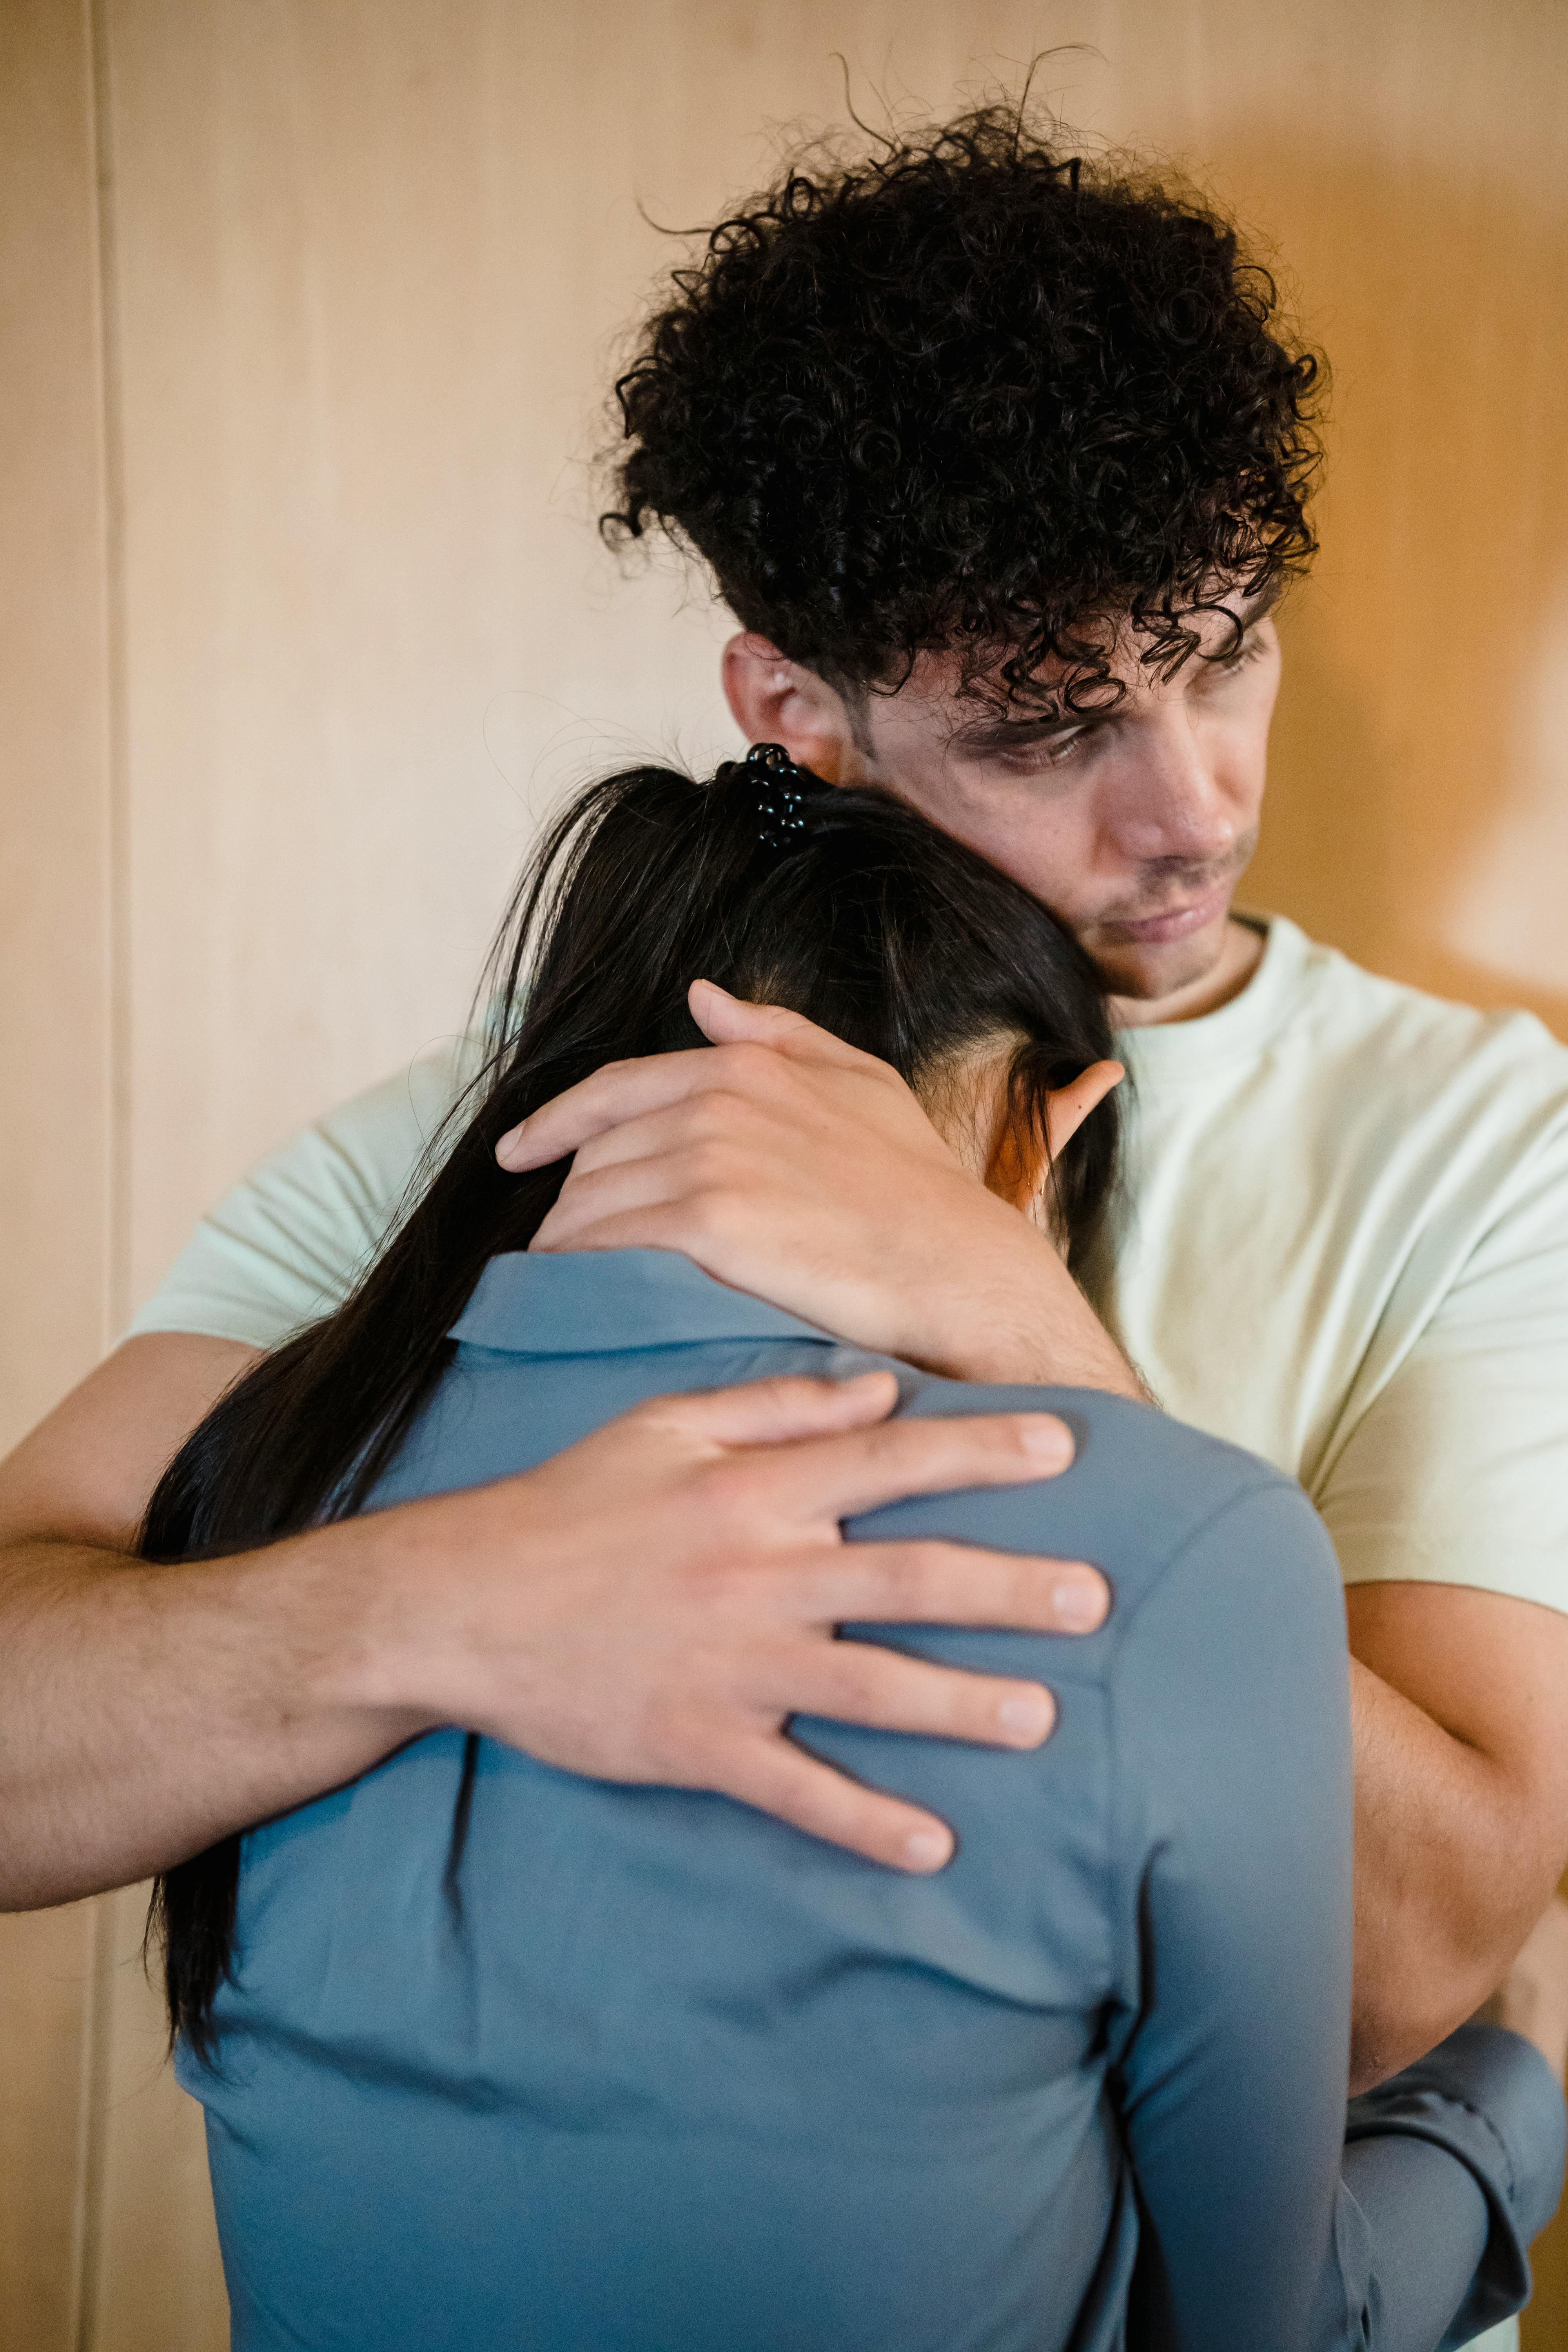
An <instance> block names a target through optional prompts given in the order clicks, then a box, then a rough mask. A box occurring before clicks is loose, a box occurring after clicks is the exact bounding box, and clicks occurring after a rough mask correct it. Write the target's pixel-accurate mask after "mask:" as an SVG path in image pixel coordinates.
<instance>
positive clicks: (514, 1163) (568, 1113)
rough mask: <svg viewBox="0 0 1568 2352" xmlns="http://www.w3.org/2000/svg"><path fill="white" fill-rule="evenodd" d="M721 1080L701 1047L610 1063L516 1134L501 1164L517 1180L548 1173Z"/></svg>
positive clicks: (502, 1146)
mask: <svg viewBox="0 0 1568 2352" xmlns="http://www.w3.org/2000/svg"><path fill="white" fill-rule="evenodd" d="M715 1076H716V1072H715V1069H714V1066H713V1056H712V1054H711V1053H710V1051H709V1050H708V1048H707V1047H705V1046H701V1045H694V1046H692V1047H690V1048H689V1050H688V1051H686V1052H684V1053H679V1054H645V1055H640V1056H639V1057H638V1058H637V1060H636V1061H633V1062H606V1064H605V1067H604V1068H603V1069H602V1070H595V1072H594V1075H593V1076H592V1077H589V1078H580V1079H579V1080H578V1082H577V1084H576V1085H575V1086H574V1087H567V1089H566V1091H565V1093H564V1094H559V1095H557V1096H556V1097H554V1099H553V1100H552V1101H551V1102H547V1103H545V1104H544V1105H542V1108H540V1109H538V1110H536V1111H534V1112H532V1113H531V1116H530V1117H529V1118H525V1119H523V1120H522V1121H521V1124H520V1125H518V1126H517V1127H514V1128H511V1129H509V1130H508V1132H507V1133H506V1134H505V1135H503V1136H502V1137H501V1139H500V1142H499V1143H498V1144H497V1145H496V1159H497V1160H498V1161H499V1162H500V1166H501V1167H502V1168H505V1169H507V1170H509V1171H510V1172H511V1173H513V1174H516V1173H518V1172H519V1171H521V1170H522V1169H524V1168H544V1167H548V1165H549V1164H550V1162H551V1161H552V1160H564V1159H565V1158H566V1156H567V1155H568V1153H570V1152H573V1151H575V1150H578V1148H579V1147H580V1146H581V1145H582V1144H584V1143H586V1142H587V1141H588V1140H589V1139H590V1138H591V1137H593V1136H595V1135H602V1134H603V1133H604V1131H605V1129H606V1128H611V1127H620V1126H623V1125H624V1124H625V1123H626V1120H627V1119H631V1118H642V1117H644V1116H645V1115H646V1114H647V1112H648V1111H655V1110H663V1109H665V1108H668V1105H669V1104H671V1103H677V1102H681V1101H683V1100H684V1099H685V1097H686V1096H687V1095H689V1093H690V1092H691V1091H692V1090H693V1088H694V1087H701V1086H710V1085H712V1084H713V1083H714V1079H715Z"/></svg>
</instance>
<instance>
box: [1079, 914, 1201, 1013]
mask: <svg viewBox="0 0 1568 2352" xmlns="http://www.w3.org/2000/svg"><path fill="white" fill-rule="evenodd" d="M1228 921H1229V909H1228V908H1226V912H1225V913H1224V914H1223V915H1221V916H1219V917H1218V919H1216V920H1215V922H1213V923H1207V924H1205V926H1204V929H1202V930H1201V931H1193V932H1190V933H1189V934H1188V936H1187V937H1186V938H1185V939H1181V940H1152V941H1141V940H1098V939H1095V938H1093V937H1092V936H1091V937H1090V938H1089V939H1086V940H1085V941H1084V945H1085V947H1086V948H1087V949H1088V950H1089V954H1090V955H1091V956H1092V957H1093V959H1094V961H1095V963H1096V965H1097V966H1098V968H1099V970H1100V973H1101V975H1102V977H1103V979H1104V982H1105V987H1106V993H1107V994H1108V995H1110V996H1117V997H1121V998H1122V999H1124V1000H1125V1001H1126V1002H1128V1003H1134V1004H1157V1003H1159V1002H1160V1000H1161V999H1162V997H1166V996H1177V995H1180V994H1182V993H1184V992H1185V991H1186V990H1188V989H1190V988H1195V987H1197V986H1198V985H1199V984H1200V983H1201V982H1204V981H1205V980H1207V979H1209V978H1210V977H1211V976H1212V974H1213V973H1214V972H1215V971H1216V970H1217V968H1218V965H1219V962H1220V960H1221V958H1222V957H1223V956H1224V954H1225V948H1226V926H1227V924H1228Z"/></svg>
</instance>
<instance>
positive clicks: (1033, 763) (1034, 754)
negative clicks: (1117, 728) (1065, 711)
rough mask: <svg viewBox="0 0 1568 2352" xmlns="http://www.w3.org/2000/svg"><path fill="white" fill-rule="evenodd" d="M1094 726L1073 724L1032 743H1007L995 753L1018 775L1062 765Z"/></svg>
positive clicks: (1000, 762) (1077, 748)
mask: <svg viewBox="0 0 1568 2352" xmlns="http://www.w3.org/2000/svg"><path fill="white" fill-rule="evenodd" d="M1091 732H1092V730H1091V729H1089V728H1088V727H1073V728H1069V729H1068V730H1066V731H1065V732H1063V733H1062V734H1059V735H1039V736H1037V737H1036V739H1035V740H1034V741H1033V742H1032V743H1016V744H1012V745H1004V746H1003V747H1002V749H1001V750H1000V751H997V753H996V754H995V757H996V759H997V761H998V763H999V764H1000V765H1001V766H1002V767H1004V768H1008V769H1010V770H1011V771H1012V772H1013V773H1014V774H1015V775H1025V776H1026V775H1030V774H1036V773H1037V772H1039V770H1040V769H1042V768H1059V767H1060V766H1061V765H1062V763H1063V762H1064V761H1067V760H1070V759H1071V758H1072V756H1073V754H1074V753H1075V752H1076V751H1080V750H1081V749H1082V747H1083V745H1084V743H1085V741H1086V740H1087V739H1088V737H1089V734H1090V733H1091Z"/></svg>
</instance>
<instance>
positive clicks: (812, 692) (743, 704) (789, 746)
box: [721, 630, 865, 784]
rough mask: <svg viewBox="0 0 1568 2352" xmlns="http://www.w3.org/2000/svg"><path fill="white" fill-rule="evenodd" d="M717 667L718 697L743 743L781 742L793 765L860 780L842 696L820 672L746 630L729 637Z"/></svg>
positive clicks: (830, 780) (860, 763)
mask: <svg viewBox="0 0 1568 2352" xmlns="http://www.w3.org/2000/svg"><path fill="white" fill-rule="evenodd" d="M721 668H722V675H723V680H724V699H725V701H726V702H727V703H728V704H729V706H730V710H731V716H732V718H733V719H734V721H735V724H736V726H737V727H738V728H739V729H740V730H741V732H742V735H743V736H744V737H745V739H746V740H747V742H748V743H782V744H783V745H784V750H785V751H787V752H788V753H789V755H790V758H791V759H792V760H793V761H795V765H796V766H797V767H801V768H809V769H810V770H811V772H812V774H813V775H814V776H820V777H821V778H822V781H823V782H824V783H825V784H856V783H860V782H863V781H864V776H865V761H864V760H863V759H862V757H861V754H860V751H859V749H858V745H857V744H856V741H855V730H854V728H853V726H852V725H851V724H850V719H849V713H848V710H847V709H846V707H845V702H844V698H843V696H842V695H841V694H840V693H838V692H837V688H833V687H831V686H829V685H828V683H827V681H826V678H822V677H817V675H816V672H815V670H809V669H805V668H804V667H802V665H801V664H800V663H799V662H792V661H788V660H786V659H785V657H784V655H783V654H781V653H780V651H779V649H778V647H777V646H775V645H771V644H770V643H769V642H768V640H767V638H766V637H759V636H757V635H753V634H752V631H750V630H747V631H746V632H745V633H744V635H741V636H738V637H731V640H730V642H729V644H728V645H727V646H725V648H724V652H723V656H722V663H721Z"/></svg>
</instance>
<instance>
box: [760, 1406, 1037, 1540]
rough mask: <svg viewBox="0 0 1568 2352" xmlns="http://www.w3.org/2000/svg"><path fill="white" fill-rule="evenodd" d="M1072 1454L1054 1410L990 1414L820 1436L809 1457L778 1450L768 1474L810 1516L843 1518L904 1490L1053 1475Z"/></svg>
mask: <svg viewBox="0 0 1568 2352" xmlns="http://www.w3.org/2000/svg"><path fill="white" fill-rule="evenodd" d="M1072 1457H1073V1437H1072V1432H1071V1430H1070V1429H1069V1428H1068V1425H1067V1423H1066V1422H1065V1421H1062V1420H1059V1419H1058V1416H1057V1415H1056V1414H1055V1413H1054V1412H997V1413H983V1414H976V1415H974V1416H973V1418H965V1419H963V1420H947V1421H934V1420H933V1421H925V1420H921V1421H915V1420H910V1421H889V1422H885V1423H882V1424H881V1425H880V1426H879V1427H878V1428H876V1429H868V1430H861V1431H858V1432H856V1433H855V1434H853V1435H852V1436H846V1437H838V1438H831V1439H827V1440H825V1441H824V1443H823V1444H821V1445H818V1446H813V1447H812V1449H811V1451H810V1453H809V1454H805V1453H801V1454H795V1455H789V1454H784V1455H781V1456H780V1458H779V1461H778V1463H777V1465H775V1469H774V1475H775V1476H776V1477H777V1478H778V1479H779V1480H780V1481H781V1482H783V1483H784V1485H785V1486H786V1487H787V1488H788V1489H789V1490H790V1492H791V1494H792V1495H794V1496H798V1499H799V1501H800V1502H802V1503H804V1504H805V1507H806V1508H807V1510H808V1511H809V1512H810V1514H811V1516H812V1517H821V1516H822V1515H823V1514H824V1513H826V1512H831V1513H832V1515H833V1517H835V1518H840V1519H842V1518H847V1517H849V1516H850V1514H851V1513H853V1512H856V1511H869V1510H874V1509H875V1508H876V1507H877V1506H878V1505H879V1504H881V1503H893V1502H898V1501H900V1499H901V1498H902V1497H903V1496H906V1495H942V1494H947V1493H950V1492H952V1490H953V1489H954V1488H955V1487H961V1486H1026V1485H1027V1484H1028V1483H1029V1482H1030V1481H1031V1480H1033V1479H1036V1478H1054V1477H1056V1476H1058V1474H1059V1473H1060V1472H1061V1471H1063V1470H1065V1469H1066V1468H1067V1467H1068V1465H1069V1463H1070V1462H1071V1460H1072Z"/></svg>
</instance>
